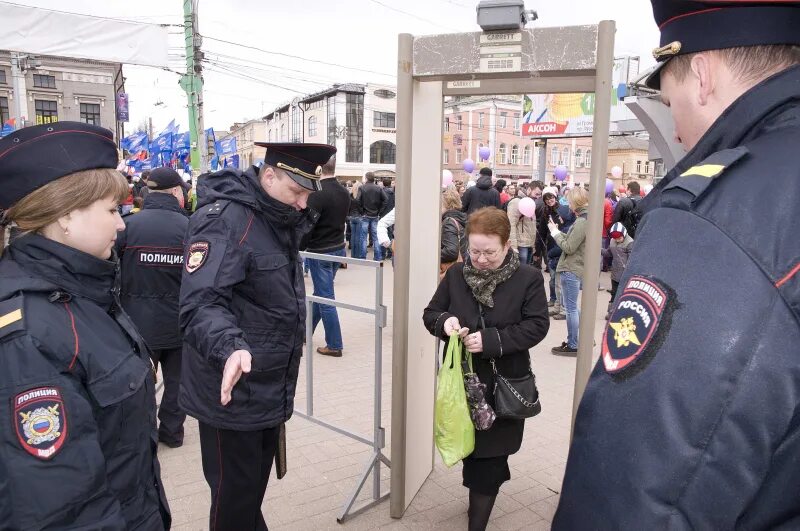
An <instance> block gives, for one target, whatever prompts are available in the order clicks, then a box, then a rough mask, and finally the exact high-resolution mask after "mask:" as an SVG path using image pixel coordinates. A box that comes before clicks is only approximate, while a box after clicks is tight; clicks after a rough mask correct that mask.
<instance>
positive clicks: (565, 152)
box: [561, 147, 569, 166]
mask: <svg viewBox="0 0 800 531" xmlns="http://www.w3.org/2000/svg"><path fill="white" fill-rule="evenodd" d="M561 164H562V165H564V166H568V165H569V148H568V147H565V148H564V149H562V150H561Z"/></svg>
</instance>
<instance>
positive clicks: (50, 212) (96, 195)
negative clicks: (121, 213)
mask: <svg viewBox="0 0 800 531" xmlns="http://www.w3.org/2000/svg"><path fill="white" fill-rule="evenodd" d="M128 195H130V188H129V187H128V183H127V182H126V181H125V177H123V176H122V174H121V173H120V172H118V171H116V170H114V169H111V168H99V169H94V170H84V171H79V172H77V173H73V174H71V175H67V176H66V177H61V178H60V179H57V180H55V181H52V182H50V183H48V184H46V185H44V186H42V187H41V188H39V189H37V190H34V191H33V192H31V193H29V194H28V195H26V196H25V197H23V198H22V199H20V200H19V201H17V202H16V203H15V204H14V205H13V206H12V207H11V208H9V209H8V210H7V211H6V213H5V221H7V222H14V223H15V224H16V225H17V227H18V228H19V229H20V230H21V231H22V232H38V231H41V230H42V229H44V228H45V227H47V226H48V225H50V224H51V223H54V222H56V221H57V220H58V218H60V217H62V216H65V215H66V214H68V213H69V212H72V211H73V210H80V209H82V208H86V207H88V206H91V204H92V203H94V202H95V201H97V200H98V199H105V198H109V197H110V198H113V199H114V200H115V201H117V202H120V203H121V202H122V201H124V200H125V199H126V198H127V197H128Z"/></svg>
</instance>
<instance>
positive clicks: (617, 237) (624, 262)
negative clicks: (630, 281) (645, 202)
mask: <svg viewBox="0 0 800 531" xmlns="http://www.w3.org/2000/svg"><path fill="white" fill-rule="evenodd" d="M609 235H610V236H611V243H610V244H609V246H608V249H603V257H610V258H611V290H610V291H611V300H610V301H609V303H608V312H607V314H606V321H607V320H609V319H610V318H611V307H612V305H613V304H614V298H615V297H616V294H617V289H618V288H619V282H620V280H621V279H622V275H624V274H625V268H626V267H628V259H629V258H630V256H631V251H633V239H632V238H631V237H630V236H628V231H627V230H625V225H623V224H622V223H620V222H617V223H614V224H613V225H611V228H610V229H609Z"/></svg>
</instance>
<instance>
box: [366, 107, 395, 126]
mask: <svg viewBox="0 0 800 531" xmlns="http://www.w3.org/2000/svg"><path fill="white" fill-rule="evenodd" d="M372 126H373V127H387V128H389V129H394V128H395V114H394V113H393V112H381V111H375V112H374V113H372Z"/></svg>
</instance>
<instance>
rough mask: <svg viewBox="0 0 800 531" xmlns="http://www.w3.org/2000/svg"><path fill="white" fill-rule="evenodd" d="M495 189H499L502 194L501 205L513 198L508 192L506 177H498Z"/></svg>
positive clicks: (498, 191)
mask: <svg viewBox="0 0 800 531" xmlns="http://www.w3.org/2000/svg"><path fill="white" fill-rule="evenodd" d="M494 189H495V190H497V193H498V194H500V206H501V207H502V206H503V205H505V204H506V203H508V202H509V201H510V200H511V196H509V195H508V192H506V180H505V179H497V180H496V181H495V182H494Z"/></svg>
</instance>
